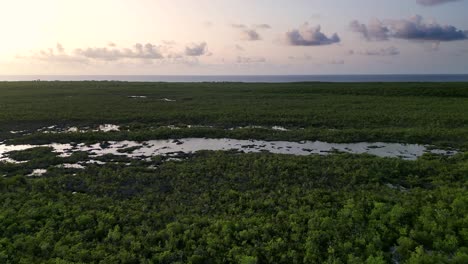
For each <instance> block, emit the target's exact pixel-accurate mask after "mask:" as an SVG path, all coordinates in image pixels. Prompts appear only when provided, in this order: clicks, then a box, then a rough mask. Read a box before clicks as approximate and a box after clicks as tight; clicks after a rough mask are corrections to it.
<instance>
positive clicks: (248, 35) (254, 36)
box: [242, 29, 262, 41]
mask: <svg viewBox="0 0 468 264" xmlns="http://www.w3.org/2000/svg"><path fill="white" fill-rule="evenodd" d="M242 39H243V40H248V41H255V40H261V39H262V38H261V37H260V34H258V32H257V31H256V30H254V29H246V30H243V31H242Z"/></svg>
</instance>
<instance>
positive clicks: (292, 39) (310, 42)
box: [285, 23, 341, 46]
mask: <svg viewBox="0 0 468 264" xmlns="http://www.w3.org/2000/svg"><path fill="white" fill-rule="evenodd" d="M285 39H286V43H287V44H289V45H291V46H321V45H331V44H334V43H339V42H340V41H341V40H340V37H339V36H338V34H336V33H334V34H333V35H331V36H330V37H327V36H326V35H325V34H323V33H322V32H321V27H320V26H316V27H312V26H309V24H308V23H304V24H303V25H302V26H301V27H300V28H299V29H294V30H291V31H288V32H286V34H285Z"/></svg>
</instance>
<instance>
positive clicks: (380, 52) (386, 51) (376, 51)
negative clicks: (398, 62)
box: [348, 46, 400, 56]
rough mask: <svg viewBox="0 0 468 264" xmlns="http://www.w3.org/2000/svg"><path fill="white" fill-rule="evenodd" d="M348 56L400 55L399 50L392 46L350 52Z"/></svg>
mask: <svg viewBox="0 0 468 264" xmlns="http://www.w3.org/2000/svg"><path fill="white" fill-rule="evenodd" d="M348 54H349V55H353V54H358V55H365V56H396V55H399V54H400V50H399V49H398V48H395V47H393V46H392V47H388V48H381V49H373V50H365V51H354V50H350V51H349V52H348Z"/></svg>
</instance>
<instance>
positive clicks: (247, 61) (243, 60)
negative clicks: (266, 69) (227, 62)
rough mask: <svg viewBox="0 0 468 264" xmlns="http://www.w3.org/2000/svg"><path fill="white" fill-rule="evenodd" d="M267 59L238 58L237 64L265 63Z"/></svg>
mask: <svg viewBox="0 0 468 264" xmlns="http://www.w3.org/2000/svg"><path fill="white" fill-rule="evenodd" d="M264 62H266V59H265V58H263V57H241V56H239V57H237V63H239V64H250V63H264Z"/></svg>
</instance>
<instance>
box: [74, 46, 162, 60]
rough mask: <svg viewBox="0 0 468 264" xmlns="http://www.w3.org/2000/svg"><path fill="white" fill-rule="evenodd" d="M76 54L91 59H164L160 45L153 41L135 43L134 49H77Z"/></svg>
mask: <svg viewBox="0 0 468 264" xmlns="http://www.w3.org/2000/svg"><path fill="white" fill-rule="evenodd" d="M75 54H76V55H77V56H82V57H86V58H90V59H96V60H105V61H114V60H120V59H149V60H154V59H162V58H164V56H163V55H162V54H161V52H160V51H159V49H158V47H156V46H155V45H153V44H151V43H147V44H145V45H142V44H140V43H137V44H135V46H134V47H133V48H132V49H129V48H125V49H116V48H112V49H109V48H107V47H106V48H87V49H76V50H75Z"/></svg>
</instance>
